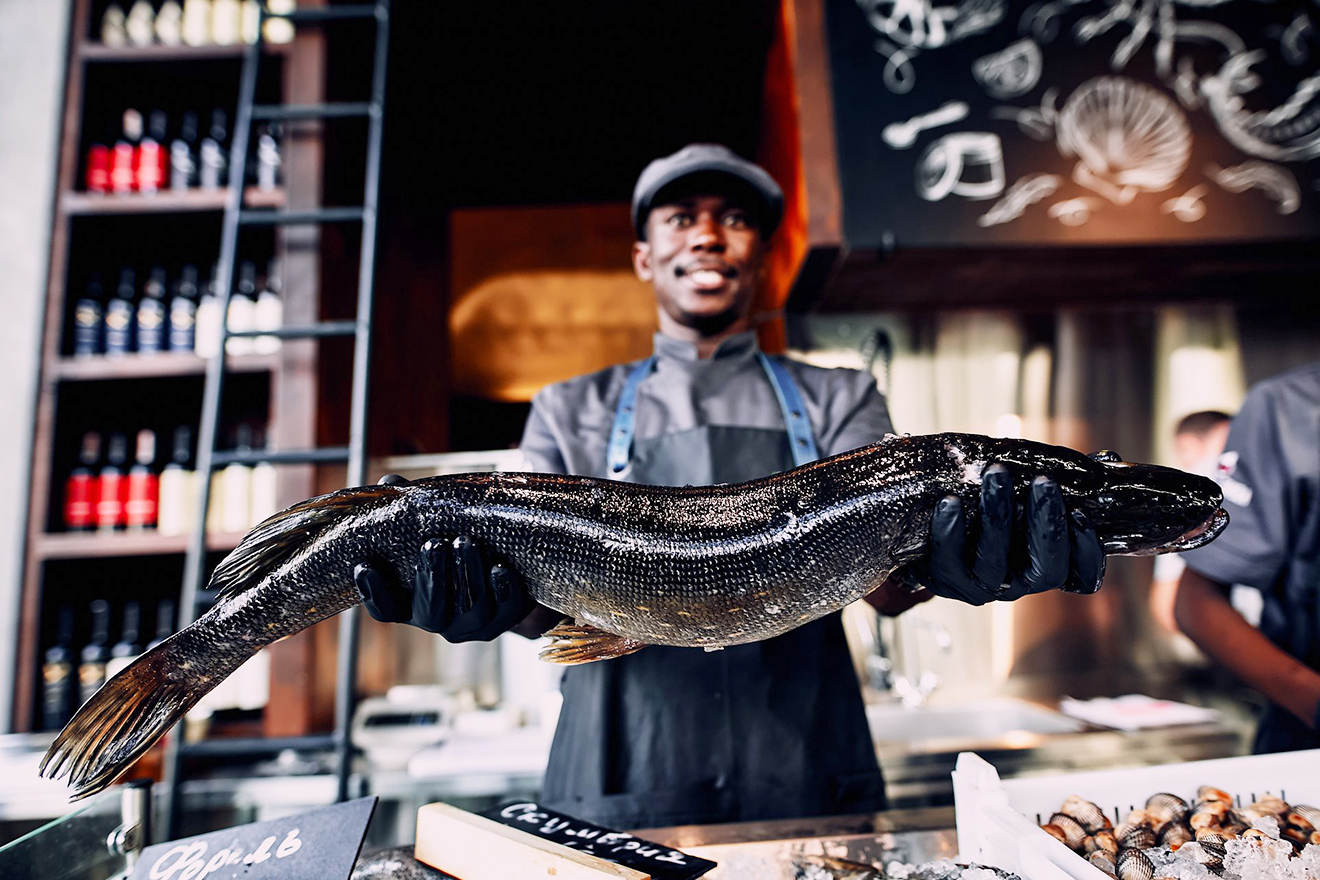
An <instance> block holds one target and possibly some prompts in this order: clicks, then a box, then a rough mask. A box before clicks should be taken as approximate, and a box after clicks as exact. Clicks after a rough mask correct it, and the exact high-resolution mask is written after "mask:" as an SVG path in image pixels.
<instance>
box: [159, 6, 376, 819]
mask: <svg viewBox="0 0 1320 880" xmlns="http://www.w3.org/2000/svg"><path fill="white" fill-rule="evenodd" d="M260 10H261V12H260V20H259V22H258V28H257V38H256V41H255V42H254V43H251V44H249V45H248V46H247V48H246V51H245V52H244V55H243V70H242V77H241V80H240V84H239V95H238V111H237V113H236V114H235V121H234V134H233V140H232V142H231V145H230V150H229V156H230V158H229V185H228V191H227V194H226V199H225V214H224V223H223V226H222V232H221V239H220V258H219V261H218V263H217V271H216V278H217V280H216V284H217V292H218V293H219V299H220V301H219V307H220V314H221V316H222V320H221V328H222V329H221V338H220V346H219V350H218V352H217V353H216V354H215V356H213V357H212V358H211V359H210V360H208V361H207V363H206V373H205V384H204V386H203V396H202V414H201V423H200V426H199V428H198V433H197V473H198V474H199V475H202V476H201V478H200V483H199V487H198V492H197V496H198V497H197V508H196V518H195V520H194V522H195V523H196V524H197V525H196V528H195V529H194V531H193V532H192V534H191V535H190V536H189V539H188V547H187V555H186V557H185V561H184V574H183V586H182V596H181V601H180V603H179V628H180V629H182V628H183V627H185V626H187V625H188V624H189V623H191V622H192V621H193V620H194V619H195V618H196V615H197V601H198V599H197V597H198V593H199V592H200V591H201V590H202V589H203V587H204V578H205V576H206V553H207V549H206V519H207V510H208V508H209V507H210V495H211V480H210V475H211V474H212V472H213V471H215V470H216V469H219V468H223V467H225V466H226V465H230V464H235V463H239V464H247V465H251V464H258V463H261V462H269V463H272V464H330V463H339V462H346V463H347V465H348V475H347V480H348V482H347V484H348V485H349V486H360V485H362V484H363V483H365V482H366V478H367V449H366V432H367V385H368V375H369V373H368V370H369V366H370V359H371V314H372V301H373V297H374V290H375V288H374V276H375V263H376V213H377V203H378V199H379V189H380V157H381V134H382V132H381V127H382V123H383V119H384V110H385V69H386V61H387V48H388V43H389V0H377V2H375V3H371V4H360V5H352V6H324V7H316V8H310V9H300V10H296V11H292V12H289V13H284V14H276V13H273V12H271V11H270V10H269V9H267V7H266V3H265V0H262V2H261V3H260ZM271 19H283V20H286V21H289V22H291V23H293V24H294V25H300V24H307V25H313V24H321V23H325V22H329V21H343V20H351V19H362V20H373V21H374V22H375V26H376V45H375V55H374V57H373V60H372V75H371V99H370V100H369V101H367V102H365V103H328V104H270V105H258V104H256V103H255V102H256V88H257V68H258V65H259V64H260V62H261V55H262V47H263V46H264V35H263V32H264V30H265V23H266V21H268V20H271ZM349 117H362V118H366V119H367V121H368V132H367V156H366V171H365V175H364V176H365V184H364V186H363V198H362V204H361V206H359V207H334V208H319V209H313V210H296V211H295V210H275V211H272V210H263V209H250V208H247V207H245V206H244V204H243V193H244V188H245V185H246V174H247V159H248V149H249V141H250V136H251V127H252V122H253V120H309V119H331V118H349ZM352 222H358V223H361V224H362V248H361V256H360V262H359V267H358V302H357V317H356V318H355V319H354V320H352V321H322V322H318V323H314V324H310V325H307V326H294V327H283V328H281V329H278V330H273V331H272V330H253V331H243V332H231V331H230V330H229V322H228V314H229V300H230V298H231V296H232V294H233V287H234V263H235V259H236V257H237V252H238V233H239V228H240V227H244V226H257V225H276V224H278V225H307V224H322V223H352ZM260 335H267V336H276V337H278V338H281V339H312V338H328V337H347V336H351V337H353V339H354V342H355V346H354V355H353V380H352V382H353V384H352V404H351V417H350V424H349V441H348V445H347V446H336V447H321V448H313V449H305V450H281V451H270V450H260V451H256V450H253V451H248V452H217V451H216V448H215V447H216V435H217V433H218V427H219V418H220V400H221V396H222V394H223V393H224V384H225V348H226V345H225V343H226V342H227V341H228V340H229V339H231V338H235V337H243V336H260ZM359 613H360V612H359V611H358V609H357V608H353V609H350V610H349V611H346V612H344V613H343V614H342V615H340V618H339V649H338V658H337V660H338V663H337V676H336V684H335V729H334V732H333V733H332V734H330V735H319V736H304V737H288V738H279V739H251V740H234V741H225V740H216V741H206V742H200V743H196V744H192V745H188V744H184V743H183V741H182V740H183V723H182V722H180V723H179V724H178V725H176V727H175V729H174V731H173V733H172V735H171V737H170V739H169V743H168V746H167V749H166V757H165V789H166V791H167V792H168V794H169V810H168V814H167V817H166V822H165V833H164V839H165V840H172V839H174V838H175V837H176V836H177V833H178V830H179V827H180V825H179V821H180V819H181V817H182V800H183V799H182V796H181V789H180V784H181V782H182V780H183V778H184V774H183V759H184V758H185V757H188V756H199V757H201V756H216V757H221V756H238V755H255V754H273V753H276V752H279V751H281V750H283V749H286V748H301V749H327V748H331V747H333V748H334V750H335V753H336V758H337V761H336V764H337V777H338V785H337V791H336V799H337V800H339V801H343V800H347V798H348V782H349V776H350V773H351V770H352V759H353V748H352V742H351V740H350V724H351V722H352V720H353V710H354V708H355V703H356V698H357V694H356V683H357V660H358V632H359V627H360V618H359Z"/></svg>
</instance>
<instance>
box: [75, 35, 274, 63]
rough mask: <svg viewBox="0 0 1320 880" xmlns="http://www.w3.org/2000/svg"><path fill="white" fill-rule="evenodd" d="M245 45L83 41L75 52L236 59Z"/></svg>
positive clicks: (115, 57)
mask: <svg viewBox="0 0 1320 880" xmlns="http://www.w3.org/2000/svg"><path fill="white" fill-rule="evenodd" d="M292 46H293V44H292V43H270V44H267V45H266V49H265V51H266V53H267V54H270V55H287V54H289V53H290V52H291V51H292ZM246 48H247V46H246V45H245V44H243V43H236V44H234V45H232V46H104V45H102V44H100V43H93V42H91V41H89V40H84V41H82V42H80V43H79V44H78V45H77V48H76V49H75V50H74V54H75V56H76V57H77V58H78V59H79V60H82V61H92V62H116V61H119V62H129V63H140V62H144V61H213V60H216V59H234V60H237V59H239V58H241V57H243V51H244V50H245V49H246Z"/></svg>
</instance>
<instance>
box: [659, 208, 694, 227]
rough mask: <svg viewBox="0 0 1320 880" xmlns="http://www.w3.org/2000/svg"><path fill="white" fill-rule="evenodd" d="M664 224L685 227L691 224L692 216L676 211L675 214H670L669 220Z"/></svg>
mask: <svg viewBox="0 0 1320 880" xmlns="http://www.w3.org/2000/svg"><path fill="white" fill-rule="evenodd" d="M665 222H666V223H668V224H669V225H670V226H687V225H688V224H689V223H691V222H692V215H691V214H688V213H687V212H685V211H676V212H675V213H673V214H670V215H669V219H668V220H666V221H665Z"/></svg>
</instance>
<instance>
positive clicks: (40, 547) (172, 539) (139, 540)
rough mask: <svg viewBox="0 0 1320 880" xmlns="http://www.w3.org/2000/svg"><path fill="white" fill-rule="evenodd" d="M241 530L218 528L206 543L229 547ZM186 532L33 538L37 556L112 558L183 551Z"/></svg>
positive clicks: (215, 547)
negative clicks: (219, 529)
mask: <svg viewBox="0 0 1320 880" xmlns="http://www.w3.org/2000/svg"><path fill="white" fill-rule="evenodd" d="M242 539H243V535H242V533H231V532H219V533H214V534H210V535H207V536H206V546H207V547H208V548H209V549H211V550H215V551H229V550H233V549H234V548H235V547H237V546H238V542H239V541H241V540H242ZM187 543H188V536H187V535H157V534H152V533H150V532H144V533H142V534H115V535H98V534H96V533H89V534H82V533H55V534H52V533H47V534H43V535H38V536H37V539H36V541H35V542H33V545H32V550H33V553H34V554H35V555H36V556H37V558H39V559H44V560H50V559H113V558H116V557H121V556H171V555H174V554H182V553H183V552H184V550H185V548H186V545H187Z"/></svg>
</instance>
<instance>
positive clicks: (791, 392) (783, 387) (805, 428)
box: [756, 351, 820, 467]
mask: <svg viewBox="0 0 1320 880" xmlns="http://www.w3.org/2000/svg"><path fill="white" fill-rule="evenodd" d="M756 356H757V358H759V359H760V361H761V366H762V368H764V369H765V374H766V375H767V376H769V377H770V384H771V385H772V386H773V387H774V389H775V397H776V398H778V399H779V410H780V412H782V413H783V414H784V425H785V426H787V428H788V443H789V447H790V449H791V450H792V452H793V465H794V466H795V467H802V465H804V464H809V463H811V462H813V461H815V460H816V459H818V458H820V454H819V453H818V452H817V451H816V439H815V437H813V436H812V434H811V422H810V420H808V419H807V408H806V407H805V406H803V405H802V395H801V394H799V393H798V387H797V382H795V381H793V376H792V374H791V373H789V372H788V368H787V367H785V366H784V365H783V364H782V363H781V362H779V361H777V360H775V359H773V358H770V357H767V356H766V354H765V352H762V351H758V352H757V353H756Z"/></svg>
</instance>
